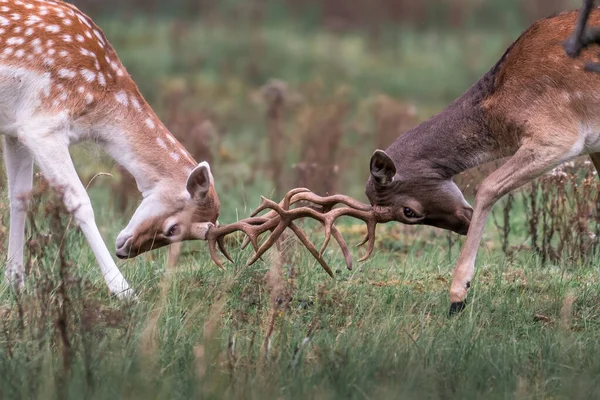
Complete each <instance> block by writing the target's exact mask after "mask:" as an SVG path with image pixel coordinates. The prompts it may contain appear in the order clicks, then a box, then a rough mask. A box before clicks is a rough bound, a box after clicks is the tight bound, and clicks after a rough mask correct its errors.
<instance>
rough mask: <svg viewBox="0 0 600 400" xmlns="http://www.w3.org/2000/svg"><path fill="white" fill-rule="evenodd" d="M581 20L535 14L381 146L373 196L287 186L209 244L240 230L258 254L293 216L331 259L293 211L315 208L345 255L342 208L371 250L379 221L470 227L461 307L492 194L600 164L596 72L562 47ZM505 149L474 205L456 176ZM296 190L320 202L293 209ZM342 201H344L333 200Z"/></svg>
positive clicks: (458, 291) (462, 261) (215, 232)
mask: <svg viewBox="0 0 600 400" xmlns="http://www.w3.org/2000/svg"><path fill="white" fill-rule="evenodd" d="M576 20H577V12H575V11H573V12H565V13H562V14H559V15H557V16H554V17H551V18H546V19H542V20H539V21H537V22H535V23H534V24H532V25H531V26H530V27H529V28H528V29H527V30H526V31H525V32H524V33H523V34H522V35H521V36H520V37H519V38H518V39H517V40H516V41H515V42H514V43H513V44H512V45H511V46H510V47H509V48H508V49H507V50H506V52H505V53H504V55H503V56H502V57H501V58H500V60H499V61H498V62H497V63H496V64H495V65H494V66H493V67H492V69H491V70H490V71H489V72H488V73H486V74H485V75H484V76H483V77H482V78H481V79H480V80H479V81H478V82H477V83H475V84H474V85H473V86H472V87H471V88H469V89H468V90H467V91H466V92H465V93H464V94H463V95H462V96H460V97H459V98H458V99H456V100H455V101H454V102H452V103H451V104H450V105H449V106H448V107H446V108H445V109H444V110H443V111H441V112H440V113H438V114H437V115H434V116H433V117H431V118H430V119H429V120H427V121H425V122H423V123H422V124H420V125H418V126H416V127H415V128H413V129H410V130H409V131H407V132H406V133H404V134H403V135H401V136H400V137H399V138H398V139H396V141H395V142H394V143H393V144H391V145H390V146H389V147H388V148H387V149H386V150H385V151H384V150H377V151H375V153H374V154H373V156H372V158H371V161H370V172H371V173H370V177H369V179H368V181H367V184H366V195H367V197H368V199H369V201H370V203H371V206H368V205H365V204H362V203H359V202H356V201H354V200H352V199H350V198H348V197H346V196H340V195H338V196H331V197H328V198H320V197H318V196H316V195H314V194H311V193H310V192H307V191H304V190H296V191H292V192H290V193H289V194H288V196H286V198H285V199H284V201H283V202H282V203H280V204H275V203H273V202H270V201H268V200H266V199H265V200H263V205H261V207H260V208H259V210H257V211H261V210H263V209H266V208H271V209H272V210H275V211H271V212H270V213H269V214H267V215H265V216H262V217H261V216H255V217H253V218H250V219H247V220H242V221H239V222H238V223H236V224H233V225H229V226H222V227H218V228H211V229H210V230H209V233H208V237H209V243H210V246H211V254H213V255H214V254H215V252H214V249H215V248H216V241H215V240H216V239H217V238H221V237H222V236H223V235H226V234H228V233H229V232H230V231H233V230H242V231H244V232H246V234H248V236H249V238H250V242H251V243H252V244H253V246H254V247H255V248H256V249H257V253H256V254H255V256H254V257H253V258H252V259H251V260H250V262H253V261H255V260H256V259H258V257H259V256H260V255H261V254H262V253H263V252H264V251H265V250H266V248H268V246H270V245H272V244H273V243H274V242H275V240H276V237H277V235H278V234H280V232H281V231H282V230H283V229H285V227H286V226H289V227H290V228H291V229H292V230H293V231H294V232H295V233H296V234H297V235H299V237H300V238H301V240H302V241H303V243H304V244H305V245H306V246H307V247H308V248H309V249H310V251H311V253H312V254H314V255H315V257H317V259H318V260H319V262H320V263H321V264H322V265H323V266H324V268H325V267H326V263H325V261H324V260H323V259H322V251H321V252H318V251H316V249H315V248H314V246H313V245H312V244H311V243H310V242H308V240H307V238H306V235H304V233H303V232H301V231H300V230H299V228H298V227H297V226H296V225H295V224H294V222H293V221H294V220H295V219H297V218H302V217H312V218H316V219H318V220H319V221H321V222H323V223H324V224H325V226H326V235H327V237H329V236H333V237H334V238H335V239H336V240H338V242H339V243H340V245H341V246H342V249H343V250H344V254H345V256H346V258H348V252H347V248H346V247H345V243H344V242H343V239H342V238H341V236H340V235H339V232H337V231H336V230H335V227H334V226H333V222H334V221H335V219H336V218H337V217H339V216H341V215H351V216H355V217H358V218H361V219H363V220H365V221H367V224H368V227H369V236H368V238H367V239H368V241H369V242H370V250H371V249H372V243H373V241H374V232H375V224H376V223H378V222H388V221H392V220H393V221H399V222H402V223H405V224H425V225H432V226H435V227H439V228H443V229H448V230H451V231H454V232H457V233H460V234H462V235H465V234H466V235H467V237H466V241H465V243H464V245H463V247H462V250H461V253H460V256H459V258H458V261H457V263H456V267H455V269H454V274H453V275H454V277H453V282H452V285H451V288H450V300H451V302H452V303H451V307H450V312H451V313H454V312H457V311H460V310H462V309H463V308H464V306H465V300H466V297H467V289H468V288H469V286H470V284H471V281H472V279H473V275H474V272H475V257H476V255H477V250H478V248H479V244H480V242H481V236H482V234H483V229H484V225H485V221H486V219H487V217H488V215H489V213H490V211H491V209H492V206H493V205H494V203H496V202H497V201H498V200H499V199H500V198H501V197H503V196H504V195H505V194H507V193H509V192H510V191H512V190H514V189H517V188H518V187H520V186H522V185H524V184H525V183H527V182H529V181H531V180H533V179H535V178H536V177H538V176H540V175H542V174H544V173H545V172H547V171H549V170H551V169H552V168H554V167H556V166H557V165H559V164H560V163H562V162H564V161H567V160H570V159H572V158H574V157H577V156H580V155H584V154H589V155H590V157H591V159H592V161H593V163H594V165H595V166H596V168H597V169H598V170H600V115H599V113H598V110H599V109H600V94H598V91H599V90H600V76H599V75H597V74H592V73H586V72H584V61H582V60H580V59H572V58H569V56H567V54H565V51H564V50H563V47H562V46H563V43H565V42H566V41H567V39H568V38H569V34H570V33H571V32H572V30H573V26H574V25H575V22H576ZM590 22H591V23H592V24H596V25H597V24H600V11H599V10H597V9H594V10H593V11H592V12H591V14H590ZM593 50H594V46H591V47H590V48H589V49H585V50H583V51H582V58H587V59H593V58H594V54H593ZM505 157H510V158H509V159H508V161H506V163H504V164H503V165H502V166H501V167H500V168H498V169H497V170H496V171H494V172H493V173H492V174H490V175H489V176H488V177H487V178H486V179H485V180H484V182H483V183H482V184H481V185H480V187H479V190H478V192H477V194H476V197H475V208H474V209H473V208H471V206H470V205H469V204H468V203H467V201H466V200H465V199H464V197H463V194H462V193H461V191H460V190H459V188H458V187H457V186H456V184H455V183H454V182H453V177H454V176H455V175H457V174H459V173H461V172H463V171H465V170H467V169H469V168H473V167H475V166H477V165H480V164H482V163H485V162H489V161H492V160H497V159H501V158H505ZM300 200H308V201H309V202H312V203H313V204H315V205H320V206H324V208H323V209H321V210H315V209H314V207H308V206H305V207H300V208H296V209H290V206H291V205H292V204H294V203H297V202H299V201H300ZM339 203H344V204H345V205H346V206H345V207H342V208H334V206H335V205H336V204H339ZM267 230H269V231H273V233H272V235H271V237H270V238H269V239H268V240H267V241H266V242H265V243H264V244H263V245H262V246H260V247H259V246H258V242H257V239H258V236H259V235H260V234H261V233H262V232H265V231H267ZM274 237H275V239H273V238H274ZM327 242H328V240H326V241H325V245H326V244H327ZM369 253H370V252H369ZM349 266H350V264H349ZM326 269H327V268H326Z"/></svg>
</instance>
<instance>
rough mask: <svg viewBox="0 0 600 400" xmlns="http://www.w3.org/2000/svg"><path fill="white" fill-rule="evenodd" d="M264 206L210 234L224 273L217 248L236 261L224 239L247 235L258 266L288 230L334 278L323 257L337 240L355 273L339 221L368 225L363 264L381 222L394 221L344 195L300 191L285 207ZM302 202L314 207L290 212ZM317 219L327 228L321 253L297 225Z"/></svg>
mask: <svg viewBox="0 0 600 400" xmlns="http://www.w3.org/2000/svg"><path fill="white" fill-rule="evenodd" d="M261 199H262V202H261V204H260V206H259V207H258V208H257V209H256V210H255V211H254V212H253V213H252V215H251V217H250V218H246V219H243V220H240V221H238V222H235V223H232V224H229V225H224V226H218V227H214V228H211V229H210V230H209V231H208V234H207V240H208V246H209V250H210V256H211V258H212V259H213V261H214V262H215V264H217V265H218V266H219V267H220V268H221V269H224V268H223V264H222V263H221V261H220V260H219V257H218V256H217V246H218V248H219V250H221V252H222V253H223V255H225V257H227V259H228V260H229V261H231V262H233V260H232V259H231V257H230V256H229V254H227V251H226V250H225V247H224V245H223V238H224V237H225V236H227V235H229V234H230V233H233V232H236V231H242V232H244V233H245V234H246V236H247V240H246V242H245V244H244V245H242V247H245V245H247V244H248V243H251V244H252V246H253V247H254V251H255V253H254V256H252V258H251V259H250V260H248V263H247V265H251V264H253V263H255V262H256V261H257V260H258V259H259V258H260V257H261V256H262V255H263V254H264V253H265V251H267V250H268V249H269V248H270V247H271V246H273V244H275V242H276V241H277V239H279V238H280V237H281V235H282V234H283V232H284V231H285V230H286V228H290V229H291V230H292V232H294V233H295V234H296V236H297V237H298V239H300V241H301V242H302V244H303V245H304V246H306V248H307V249H308V250H309V251H310V253H311V254H312V255H313V256H314V257H315V258H316V259H317V261H318V262H319V264H321V266H322V267H323V268H324V269H325V271H327V273H328V274H329V275H330V276H332V277H333V272H332V271H331V268H329V265H327V263H326V262H325V260H324V259H323V253H324V251H325V248H326V247H327V245H328V244H329V242H330V240H331V237H333V238H334V239H335V240H336V241H337V243H338V245H339V246H340V249H341V250H342V253H343V255H344V259H345V260H346V266H347V267H348V269H352V256H351V254H350V250H349V249H348V245H347V244H346V241H345V240H344V238H343V237H342V235H341V233H340V231H339V230H338V229H337V228H336V227H335V225H334V223H335V221H336V220H337V219H338V218H340V217H342V216H350V217H354V218H358V219H360V220H362V221H364V222H365V223H366V224H367V236H366V237H365V239H364V240H363V241H362V242H361V243H360V244H359V246H362V245H364V244H365V243H368V248H367V253H366V255H365V256H364V257H363V258H361V259H360V260H359V261H364V260H366V259H367V258H369V257H370V256H371V254H372V253H373V248H374V246H375V226H376V225H377V223H379V222H388V221H391V217H390V216H389V215H388V213H387V212H381V211H379V212H378V210H375V209H374V208H373V207H371V206H369V205H367V204H364V203H361V202H360V201H358V200H355V199H353V198H351V197H348V196H344V195H334V196H328V197H321V196H319V195H317V194H315V193H313V192H311V191H310V190H308V189H304V188H297V189H293V190H291V191H289V192H288V193H287V194H286V196H285V198H284V199H283V200H282V201H281V203H279V204H277V203H275V202H274V201H272V200H269V199H267V198H265V197H261ZM300 201H306V202H309V203H312V206H304V207H297V208H293V209H290V206H291V205H293V204H296V203H298V202H300ZM340 204H343V205H345V207H339V208H334V207H335V206H337V205H340ZM315 205H316V206H320V207H321V208H320V209H317V208H316V207H315ZM265 210H271V211H269V212H268V213H267V214H264V215H262V216H257V215H258V214H259V213H261V212H262V211H265ZM305 217H309V218H313V219H316V220H317V221H319V222H321V224H323V226H324V227H325V240H324V241H323V245H322V246H321V250H317V249H316V247H315V246H314V245H313V244H312V242H311V241H310V240H309V239H308V237H307V235H306V233H304V231H303V230H302V229H300V227H298V225H297V224H296V223H295V222H294V221H295V220H297V219H300V218H305ZM267 231H271V235H270V236H269V237H268V239H267V240H266V241H265V242H264V243H262V244H261V245H260V246H259V237H260V235H262V234H263V233H265V232H267Z"/></svg>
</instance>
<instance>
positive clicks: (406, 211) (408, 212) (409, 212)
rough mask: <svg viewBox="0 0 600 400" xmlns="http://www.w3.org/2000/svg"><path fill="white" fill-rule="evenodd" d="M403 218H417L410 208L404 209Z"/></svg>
mask: <svg viewBox="0 0 600 400" xmlns="http://www.w3.org/2000/svg"><path fill="white" fill-rule="evenodd" d="M404 216H405V217H406V218H417V214H416V213H415V212H414V211H413V210H412V209H411V208H408V207H404Z"/></svg>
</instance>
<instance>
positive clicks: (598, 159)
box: [590, 153, 600, 176]
mask: <svg viewBox="0 0 600 400" xmlns="http://www.w3.org/2000/svg"><path fill="white" fill-rule="evenodd" d="M590 159H591V160H592V163H593V164H594V167H596V172H598V176H600V153H592V154H590Z"/></svg>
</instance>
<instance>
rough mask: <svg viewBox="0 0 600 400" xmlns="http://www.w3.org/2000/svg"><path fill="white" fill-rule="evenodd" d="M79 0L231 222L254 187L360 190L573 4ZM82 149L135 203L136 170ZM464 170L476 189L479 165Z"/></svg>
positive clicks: (122, 205) (125, 200)
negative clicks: (517, 44)
mask: <svg viewBox="0 0 600 400" xmlns="http://www.w3.org/2000/svg"><path fill="white" fill-rule="evenodd" d="M73 3H75V4H76V5H77V6H78V7H80V8H81V9H82V10H83V11H84V12H86V13H88V14H89V15H90V16H91V17H92V18H93V19H94V20H95V21H96V22H97V24H98V25H99V26H100V27H101V28H102V29H103V30H104V31H105V33H106V35H107V37H108V38H109V40H110V41H111V42H112V44H113V46H114V47H115V48H116V50H117V52H118V54H119V55H120V57H121V60H122V62H123V63H124V65H125V66H126V68H127V69H128V71H129V72H130V73H131V74H132V76H133V78H134V80H135V81H136V82H137V84H138V85H139V86H140V89H141V91H142V93H143V94H144V96H145V97H146V99H147V100H148V102H149V103H150V104H151V105H152V107H153V108H154V109H155V110H156V112H157V113H158V115H159V116H160V117H161V119H162V120H163V121H164V122H165V124H166V125H167V126H168V127H169V128H170V129H171V130H172V132H173V133H174V134H175V136H177V137H178V138H179V139H180V140H181V141H182V142H183V143H184V145H185V146H186V147H187V148H188V149H189V150H190V151H191V152H192V154H193V155H194V156H195V157H196V158H197V160H198V161H201V160H208V161H210V162H211V163H212V165H213V170H214V174H215V177H216V183H217V190H218V191H219V193H220V196H221V199H222V203H223V206H222V210H223V212H222V219H223V220H225V221H231V220H233V219H235V218H237V217H238V216H240V217H241V216H245V215H247V213H248V212H247V211H248V210H247V209H246V206H248V207H249V208H252V207H254V206H256V204H257V203H258V201H259V194H264V195H266V196H271V197H277V198H278V197H280V196H281V195H282V193H284V192H285V191H287V190H288V189H289V188H291V187H296V186H307V187H309V188H310V189H312V190H314V191H316V192H318V193H331V192H344V193H347V194H350V195H353V196H355V197H358V198H360V199H363V200H364V199H365V198H364V194H363V191H364V183H365V181H366V178H367V176H368V162H369V158H370V155H371V154H372V152H373V150H374V149H376V148H385V147H387V146H388V145H389V144H390V143H391V142H392V141H393V140H394V139H395V138H396V137H398V135H399V134H401V133H402V132H403V131H405V130H406V129H408V128H410V127H412V126H414V125H416V124H417V123H418V122H420V121H422V120H423V119H425V118H427V117H429V116H431V115H432V114H434V113H436V112H437V111H439V110H441V109H442V108H443V107H444V106H445V105H446V104H448V103H449V102H450V101H452V100H453V99H454V98H456V97H457V96H459V95H460V94H461V93H462V92H463V91H464V90H466V89H467V88H468V87H469V86H470V85H472V84H473V83H475V82H476V81H477V79H478V78H479V77H481V76H482V75H483V74H484V73H485V72H486V71H487V70H488V69H489V68H490V67H491V66H492V65H493V64H494V63H495V62H496V60H497V59H498V58H499V57H500V56H501V54H502V53H503V52H504V50H505V48H506V47H507V46H508V45H509V44H510V43H511V42H512V41H513V40H515V39H516V38H517V37H518V36H519V34H520V33H521V32H522V31H523V30H524V29H525V28H526V27H527V26H528V25H529V24H530V23H531V22H532V21H534V20H536V19H538V18H541V17H545V16H549V15H551V14H553V13H555V12H558V11H561V10H566V9H573V8H577V7H578V6H579V3H580V1H571V0H428V1H422V0H375V1H374V0H352V1H348V0H302V1H298V0H218V1H217V0H194V1H192V0H170V1H165V0H77V1H73ZM90 149H91V151H92V154H93V158H91V159H92V160H95V162H89V161H88V160H90V157H89V155H90ZM77 151H78V152H83V153H84V154H83V155H76V157H75V158H76V161H77V160H78V159H81V160H85V162H84V163H82V162H78V164H79V165H78V168H79V171H80V174H81V175H82V178H83V179H84V181H85V180H89V178H90V177H91V176H92V175H93V174H95V173H96V172H98V171H99V170H109V172H112V173H113V174H114V175H115V178H114V179H112V180H109V181H106V180H104V182H101V183H98V184H97V185H99V186H100V187H102V185H109V186H111V187H112V188H113V189H114V190H115V193H117V195H115V196H111V197H110V199H109V201H110V202H114V203H115V206H116V207H117V208H118V209H120V210H122V211H123V212H126V213H127V214H129V211H130V209H131V207H133V206H135V205H136V204H137V202H138V201H139V194H138V193H137V191H136V190H135V185H132V184H131V180H130V179H131V178H130V177H128V175H127V174H126V173H124V171H120V170H119V169H118V168H117V167H114V166H113V164H112V162H111V161H110V160H108V159H107V158H105V156H103V155H102V154H99V153H98V152H97V151H95V150H94V149H93V147H90V145H84V146H83V148H82V149H81V150H77ZM83 157H85V158H83ZM467 175H468V174H467ZM475 175H477V174H475ZM459 180H460V182H461V185H462V186H463V189H466V191H467V195H470V194H471V192H470V191H469V189H473V188H474V187H475V186H476V184H475V183H473V180H475V181H476V180H477V176H475V177H473V176H471V177H468V178H461V179H459Z"/></svg>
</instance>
